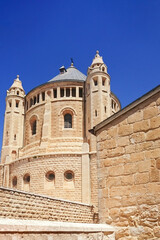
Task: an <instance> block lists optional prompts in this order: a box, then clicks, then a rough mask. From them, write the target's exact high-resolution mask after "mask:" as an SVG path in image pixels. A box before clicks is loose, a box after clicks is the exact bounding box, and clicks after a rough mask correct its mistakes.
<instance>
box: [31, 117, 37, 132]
mask: <svg viewBox="0 0 160 240" xmlns="http://www.w3.org/2000/svg"><path fill="white" fill-rule="evenodd" d="M30 126H31V134H32V135H35V134H36V133H37V116H32V117H31V119H30Z"/></svg>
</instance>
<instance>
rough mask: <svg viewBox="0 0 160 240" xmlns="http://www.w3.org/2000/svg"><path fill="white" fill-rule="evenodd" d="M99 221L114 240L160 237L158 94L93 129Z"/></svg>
mask: <svg viewBox="0 0 160 240" xmlns="http://www.w3.org/2000/svg"><path fill="white" fill-rule="evenodd" d="M96 134H97V150H98V161H99V170H98V178H99V208H100V222H103V223H104V222H106V223H108V224H111V225H114V226H116V227H117V232H116V239H118V240H122V239H123V240H126V239H132V240H144V239H160V94H159V92H158V93H157V94H156V95H152V97H151V98H148V100H145V101H143V102H141V103H140V104H139V105H137V106H136V107H134V108H132V106H131V108H130V110H129V111H128V112H126V113H124V114H123V115H120V116H119V117H118V118H115V119H113V121H111V122H110V123H108V124H107V125H106V126H104V127H103V128H101V129H100V130H97V132H96Z"/></svg>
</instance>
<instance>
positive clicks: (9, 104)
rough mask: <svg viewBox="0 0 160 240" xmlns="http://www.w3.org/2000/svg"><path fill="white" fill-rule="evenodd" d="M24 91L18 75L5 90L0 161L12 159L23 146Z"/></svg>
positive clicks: (6, 161) (5, 161) (4, 161)
mask: <svg viewBox="0 0 160 240" xmlns="http://www.w3.org/2000/svg"><path fill="white" fill-rule="evenodd" d="M24 97H25V92H24V89H23V87H22V82H21V81H20V79H19V75H17V78H16V79H15V80H14V82H13V84H12V86H11V87H10V89H9V90H8V91H7V97H6V110H5V118H4V130H3V144H2V152H1V163H8V162H11V161H14V160H15V159H16V158H17V157H18V150H19V148H21V147H22V146H23V129H24Z"/></svg>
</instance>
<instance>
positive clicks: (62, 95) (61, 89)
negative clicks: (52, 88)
mask: <svg viewBox="0 0 160 240" xmlns="http://www.w3.org/2000/svg"><path fill="white" fill-rule="evenodd" d="M60 96H61V97H64V88H60Z"/></svg>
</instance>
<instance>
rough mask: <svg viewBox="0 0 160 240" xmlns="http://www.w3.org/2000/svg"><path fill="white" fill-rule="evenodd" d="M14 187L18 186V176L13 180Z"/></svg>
mask: <svg viewBox="0 0 160 240" xmlns="http://www.w3.org/2000/svg"><path fill="white" fill-rule="evenodd" d="M12 185H13V187H15V186H17V177H16V176H15V177H13V179H12Z"/></svg>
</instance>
